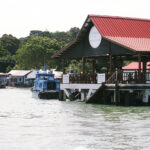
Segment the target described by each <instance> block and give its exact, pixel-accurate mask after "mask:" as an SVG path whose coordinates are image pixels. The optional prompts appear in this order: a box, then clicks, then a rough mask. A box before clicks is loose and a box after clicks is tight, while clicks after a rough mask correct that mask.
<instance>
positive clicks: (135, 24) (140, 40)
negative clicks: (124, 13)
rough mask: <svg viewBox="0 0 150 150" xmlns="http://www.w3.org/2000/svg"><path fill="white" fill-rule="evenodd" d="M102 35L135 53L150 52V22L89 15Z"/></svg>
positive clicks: (147, 20)
mask: <svg viewBox="0 0 150 150" xmlns="http://www.w3.org/2000/svg"><path fill="white" fill-rule="evenodd" d="M89 17H90V19H91V20H92V22H93V24H94V25H95V26H96V28H97V29H98V31H99V32H100V34H101V35H102V36H103V37H105V38H106V39H109V40H111V41H112V42H115V43H118V44H120V45H122V46H125V47H127V48H130V49H132V50H135V51H144V52H145V51H146V52H147V51H150V20H149V19H138V18H126V17H112V16H99V15H89Z"/></svg>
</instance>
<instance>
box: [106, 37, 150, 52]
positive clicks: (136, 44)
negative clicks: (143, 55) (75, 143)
mask: <svg viewBox="0 0 150 150" xmlns="http://www.w3.org/2000/svg"><path fill="white" fill-rule="evenodd" d="M106 38H107V39H109V40H111V41H113V42H115V43H118V44H121V45H122V46H125V47H127V48H130V49H132V50H135V51H141V52H142V51H144V52H147V51H150V38H132V37H113V36H106Z"/></svg>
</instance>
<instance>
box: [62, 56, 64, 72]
mask: <svg viewBox="0 0 150 150" xmlns="http://www.w3.org/2000/svg"><path fill="white" fill-rule="evenodd" d="M62 71H63V74H65V59H62Z"/></svg>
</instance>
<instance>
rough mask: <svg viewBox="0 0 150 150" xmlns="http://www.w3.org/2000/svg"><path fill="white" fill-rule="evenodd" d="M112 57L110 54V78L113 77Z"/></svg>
mask: <svg viewBox="0 0 150 150" xmlns="http://www.w3.org/2000/svg"><path fill="white" fill-rule="evenodd" d="M112 68H113V67H112V55H111V54H110V55H109V73H110V76H111V75H112Z"/></svg>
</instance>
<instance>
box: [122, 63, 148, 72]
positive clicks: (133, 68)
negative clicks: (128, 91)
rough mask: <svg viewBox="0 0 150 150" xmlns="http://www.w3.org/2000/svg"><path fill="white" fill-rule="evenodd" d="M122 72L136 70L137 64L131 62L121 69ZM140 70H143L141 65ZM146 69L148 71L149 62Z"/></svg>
mask: <svg viewBox="0 0 150 150" xmlns="http://www.w3.org/2000/svg"><path fill="white" fill-rule="evenodd" d="M122 69H124V70H137V69H139V63H138V62H132V63H130V64H129V65H127V66H124V67H122ZM141 69H143V65H141ZM146 69H150V62H148V63H147V66H146Z"/></svg>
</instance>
